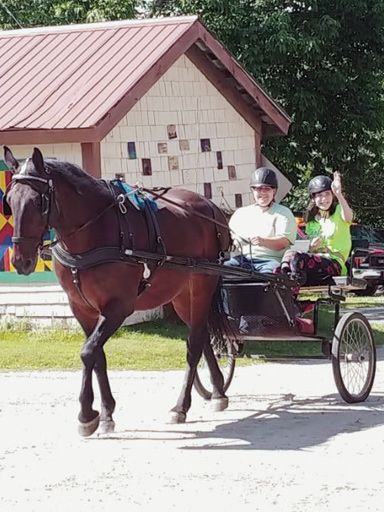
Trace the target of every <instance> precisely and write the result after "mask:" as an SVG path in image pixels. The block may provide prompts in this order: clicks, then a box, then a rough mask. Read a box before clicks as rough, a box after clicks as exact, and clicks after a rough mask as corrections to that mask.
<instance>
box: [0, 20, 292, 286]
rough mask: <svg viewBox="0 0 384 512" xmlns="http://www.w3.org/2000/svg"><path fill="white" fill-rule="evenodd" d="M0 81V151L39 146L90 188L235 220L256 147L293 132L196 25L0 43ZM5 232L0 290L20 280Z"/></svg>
mask: <svg viewBox="0 0 384 512" xmlns="http://www.w3.org/2000/svg"><path fill="white" fill-rule="evenodd" d="M0 74H1V80H0V98H1V102H0V143H1V145H7V146H10V147H11V149H12V151H13V153H14V155H15V156H17V158H25V157H27V156H29V155H30V154H31V151H32V148H33V147H34V146H38V147H39V149H40V150H41V151H42V152H43V155H44V156H45V157H57V158H61V159H64V160H68V161H71V162H75V163H77V164H79V165H81V166H82V167H83V168H84V169H86V170H87V171H88V172H89V173H90V174H92V175H93V176H95V177H97V178H103V179H112V178H115V177H116V176H122V177H124V178H125V180H126V181H127V182H128V183H131V184H134V183H136V182H141V183H143V185H144V186H146V187H151V186H174V187H184V188H189V189H192V190H194V191H196V192H199V193H201V194H203V195H205V196H207V197H209V198H212V200H213V201H215V202H216V203H217V204H219V205H220V204H221V205H223V204H224V206H226V207H228V208H232V209H234V208H236V207H239V206H241V205H246V204H249V202H250V200H251V197H250V192H249V185H248V184H249V176H250V173H251V172H252V170H254V168H255V166H256V165H260V164H261V163H262V158H263V157H262V154H261V150H260V146H261V143H262V140H263V139H264V138H265V137H273V136H283V135H286V134H287V132H288V129H289V124H290V118H289V116H288V115H287V114H286V113H285V112H284V111H283V110H282V108H281V107H279V106H278V105H277V104H276V102H274V101H273V99H272V98H271V97H270V96H269V95H268V94H267V93H266V92H265V91H264V90H263V89H262V88H261V87H260V86H259V85H258V84H257V83H256V82H255V81H254V80H253V79H252V78H251V77H250V76H249V75H248V74H247V72H246V71H245V70H244V69H243V68H242V67H241V66H240V65H239V64H238V63H237V62H236V60H235V59H234V58H233V57H232V56H231V54H230V53H229V52H228V50H227V49H226V48H225V47H224V46H223V45H222V44H221V43H220V42H219V41H218V40H217V39H215V37H214V36H213V35H212V34H211V33H210V32H209V31H208V30H207V29H206V28H205V27H204V25H203V24H202V23H201V22H200V21H199V19H198V18H197V17H183V18H165V19H153V20H128V21H118V22H110V23H101V24H87V25H71V26H57V27H41V28H32V29H21V30H13V31H3V32H0ZM0 158H1V156H0ZM5 169H6V167H5V165H4V164H3V162H1V161H0V195H2V193H3V191H4V189H5V186H6V184H7V182H8V181H9V179H10V176H9V173H8V172H7V171H6V170H5ZM283 181H284V180H283ZM285 182H287V180H285ZM282 188H283V189H284V186H283V187H282ZM0 208H1V207H0ZM11 223H12V219H11V218H6V217H5V216H4V215H3V214H2V211H1V210H0V282H1V281H2V280H3V281H4V279H5V277H4V276H5V275H7V278H6V280H9V279H11V277H12V279H13V280H15V279H21V280H22V279H26V278H22V277H18V276H15V274H14V273H13V272H12V268H11V266H10V263H9V260H10V258H9V253H10V249H9V247H10V236H11ZM38 270H39V271H42V272H40V277H38V274H37V273H35V274H34V276H33V277H32V278H31V279H33V280H35V281H36V280H40V279H42V278H43V275H46V274H51V275H52V272H44V271H47V270H48V271H49V270H50V263H49V262H48V263H47V262H46V263H43V262H40V263H39V268H38ZM9 271H11V272H9ZM10 274H12V276H11V277H10ZM12 279H11V280H12ZM49 279H50V278H49V277H48V280H49Z"/></svg>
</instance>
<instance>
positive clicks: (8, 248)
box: [0, 160, 53, 272]
mask: <svg viewBox="0 0 384 512" xmlns="http://www.w3.org/2000/svg"><path fill="white" fill-rule="evenodd" d="M7 169H8V168H7V166H6V165H5V163H4V162H3V161H2V160H0V272H15V269H14V267H13V265H12V263H11V257H12V234H13V220H12V216H9V215H4V212H3V197H4V194H5V190H6V188H7V185H8V184H9V182H10V181H11V179H12V174H11V172H10V171H8V170H7ZM50 238H51V237H50V233H46V235H45V236H44V240H50ZM52 270H53V262H52V260H51V259H49V260H42V259H40V258H39V260H38V262H37V266H36V270H35V272H52Z"/></svg>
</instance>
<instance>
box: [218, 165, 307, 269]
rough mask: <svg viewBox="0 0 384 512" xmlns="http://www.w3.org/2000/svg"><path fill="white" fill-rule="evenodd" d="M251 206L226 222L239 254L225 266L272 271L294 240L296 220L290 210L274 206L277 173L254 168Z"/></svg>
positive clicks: (251, 183) (277, 205)
mask: <svg viewBox="0 0 384 512" xmlns="http://www.w3.org/2000/svg"><path fill="white" fill-rule="evenodd" d="M250 187H251V190H252V193H253V197H254V200H255V202H254V204H252V205H250V206H244V207H242V208H239V209H238V210H236V211H235V213H234V214H233V215H232V217H231V220H230V221H229V227H230V228H231V230H232V236H233V239H234V243H235V246H236V247H237V248H238V249H239V251H240V254H238V255H237V256H234V257H232V258H231V259H230V260H229V261H227V262H226V265H230V266H239V267H242V268H248V269H253V270H255V271H257V272H269V273H271V272H273V271H274V270H275V269H277V268H278V267H279V266H280V262H281V258H282V256H283V254H284V252H285V251H286V250H287V249H288V248H289V246H290V245H291V244H294V243H295V240H296V230H297V227H296V221H295V218H294V216H293V214H292V212H291V210H290V209H289V208H286V207H285V206H281V205H279V204H277V203H275V196H276V192H277V187H278V181H277V176H276V173H275V172H274V171H273V170H272V169H269V168H268V167H260V168H259V169H256V170H255V171H254V172H253V173H252V175H251V180H250Z"/></svg>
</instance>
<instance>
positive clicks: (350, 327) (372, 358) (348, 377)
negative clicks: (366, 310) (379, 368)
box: [332, 312, 376, 404]
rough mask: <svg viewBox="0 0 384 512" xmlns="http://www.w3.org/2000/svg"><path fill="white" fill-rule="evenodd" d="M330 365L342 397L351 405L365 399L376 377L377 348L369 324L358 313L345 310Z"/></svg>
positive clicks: (334, 342)
mask: <svg viewBox="0 0 384 512" xmlns="http://www.w3.org/2000/svg"><path fill="white" fill-rule="evenodd" d="M332 367H333V375H334V377H335V382H336V386H337V389H338V391H339V393H340V396H341V398H342V399H343V400H345V401H346V402H347V403H349V404H352V403H357V402H363V401H364V400H366V399H367V398H368V395H369V393H370V391H371V389H372V385H373V381H374V379H375V372H376V348H375V342H374V339H373V334H372V329H371V326H370V325H369V322H368V320H367V319H366V318H365V316H364V315H362V314H361V313H352V312H351V313H346V314H345V315H344V316H343V317H342V318H341V320H340V322H339V323H338V324H337V326H336V330H335V334H334V337H333V342H332Z"/></svg>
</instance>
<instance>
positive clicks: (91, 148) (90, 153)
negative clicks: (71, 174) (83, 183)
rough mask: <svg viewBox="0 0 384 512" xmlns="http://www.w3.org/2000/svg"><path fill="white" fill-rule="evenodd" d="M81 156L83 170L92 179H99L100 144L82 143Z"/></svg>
mask: <svg viewBox="0 0 384 512" xmlns="http://www.w3.org/2000/svg"><path fill="white" fill-rule="evenodd" d="M81 156H82V162H83V169H84V170H85V171H87V173H88V174H91V175H92V176H93V177H94V178H101V150H100V142H82V143H81Z"/></svg>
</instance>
